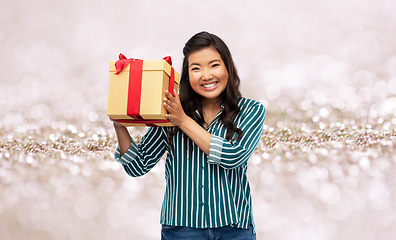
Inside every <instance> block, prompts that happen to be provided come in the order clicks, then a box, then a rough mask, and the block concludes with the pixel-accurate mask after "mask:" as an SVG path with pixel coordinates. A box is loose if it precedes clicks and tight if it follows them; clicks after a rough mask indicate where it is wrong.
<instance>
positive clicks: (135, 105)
mask: <svg viewBox="0 0 396 240" xmlns="http://www.w3.org/2000/svg"><path fill="white" fill-rule="evenodd" d="M119 58H120V60H118V61H111V62H110V64H109V72H110V82H109V95H108V104H107V115H108V116H109V117H110V118H112V119H114V120H115V121H117V122H119V123H121V124H122V125H124V126H173V124H172V123H171V122H170V121H169V120H168V119H166V118H165V114H166V113H167V111H166V109H165V108H164V106H163V99H164V98H165V90H168V91H169V92H171V93H173V89H175V90H176V91H178V88H179V74H178V73H177V72H176V71H175V70H174V69H173V67H172V61H171V58H170V57H165V58H164V59H161V60H140V59H133V58H130V59H127V58H126V57H125V56H124V55H122V54H120V57H119Z"/></svg>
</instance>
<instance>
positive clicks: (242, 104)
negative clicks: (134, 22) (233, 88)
mask: <svg viewBox="0 0 396 240" xmlns="http://www.w3.org/2000/svg"><path fill="white" fill-rule="evenodd" d="M238 106H239V108H240V109H241V111H243V110H249V109H251V108H262V109H265V107H264V105H263V104H262V103H261V102H259V101H257V100H254V99H250V98H245V97H240V98H239V99H238Z"/></svg>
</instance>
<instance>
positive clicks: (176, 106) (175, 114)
mask: <svg viewBox="0 0 396 240" xmlns="http://www.w3.org/2000/svg"><path fill="white" fill-rule="evenodd" d="M165 96H166V98H164V107H165V109H166V110H167V111H168V114H166V115H165V117H166V118H167V119H169V120H170V121H171V123H172V124H173V125H175V126H180V125H182V124H183V122H184V121H185V120H186V119H187V115H186V114H185V113H184V110H183V107H182V105H181V103H180V98H179V94H178V93H177V92H176V90H173V95H172V94H171V93H170V92H169V91H168V90H166V91H165Z"/></svg>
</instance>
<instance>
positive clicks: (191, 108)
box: [169, 32, 243, 151]
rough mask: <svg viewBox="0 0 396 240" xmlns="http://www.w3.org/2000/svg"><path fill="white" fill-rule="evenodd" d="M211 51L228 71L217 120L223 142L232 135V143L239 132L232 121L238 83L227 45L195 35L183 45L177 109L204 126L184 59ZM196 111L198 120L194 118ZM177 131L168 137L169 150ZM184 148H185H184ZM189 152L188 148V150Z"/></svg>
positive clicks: (202, 34) (199, 99)
mask: <svg viewBox="0 0 396 240" xmlns="http://www.w3.org/2000/svg"><path fill="white" fill-rule="evenodd" d="M208 47H213V48H215V49H216V50H217V52H218V53H219V54H220V56H221V58H222V60H223V62H224V64H225V66H226V68H227V71H228V81H227V86H226V88H225V90H224V91H223V93H221V98H222V101H223V104H224V108H223V112H222V113H221V114H220V116H219V119H220V121H221V122H222V123H223V124H224V126H225V127H226V129H227V136H226V139H227V140H228V141H229V140H231V139H232V138H233V136H234V134H235V133H237V136H236V138H235V140H238V139H240V138H241V137H242V134H243V133H242V130H241V129H239V128H237V127H236V126H235V124H234V119H235V117H236V116H237V115H238V113H239V112H240V109H239V107H238V101H239V99H240V97H241V93H240V92H239V84H240V79H239V77H238V74H237V70H236V68H235V65H234V61H233V60H232V56H231V53H230V50H229V49H228V47H227V45H226V44H225V43H224V42H223V40H221V39H220V38H219V37H218V36H216V35H214V34H211V33H208V32H200V33H197V34H195V35H194V36H193V37H192V38H190V40H188V41H187V43H186V44H185V46H184V48H183V55H184V59H183V66H182V71H181V77H180V85H179V95H180V101H181V105H182V107H183V110H184V112H185V113H186V115H187V116H189V117H190V118H192V119H194V120H195V121H196V122H197V123H198V124H199V125H201V126H204V123H205V120H204V119H203V117H199V116H203V111H202V96H201V95H199V94H198V93H196V92H195V91H194V90H193V89H192V87H191V85H190V80H189V72H188V71H189V70H188V57H189V56H190V54H191V53H194V52H197V51H199V50H202V49H204V48H208ZM196 110H198V113H199V116H197V114H195V111H196ZM179 130H180V129H179V127H173V128H172V129H171V132H170V134H169V146H171V143H172V138H173V136H174V135H175V134H176V133H177V132H178V131H179ZM183 138H184V141H185V142H186V143H187V141H189V142H190V145H189V146H190V147H191V146H192V142H191V140H190V139H189V138H188V136H187V135H185V134H184V137H183ZM186 146H187V144H186ZM190 150H191V151H192V148H190Z"/></svg>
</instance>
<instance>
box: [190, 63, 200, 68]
mask: <svg viewBox="0 0 396 240" xmlns="http://www.w3.org/2000/svg"><path fill="white" fill-rule="evenodd" d="M192 65H197V66H201V64H199V63H191V64H190V67H191V66H192Z"/></svg>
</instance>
